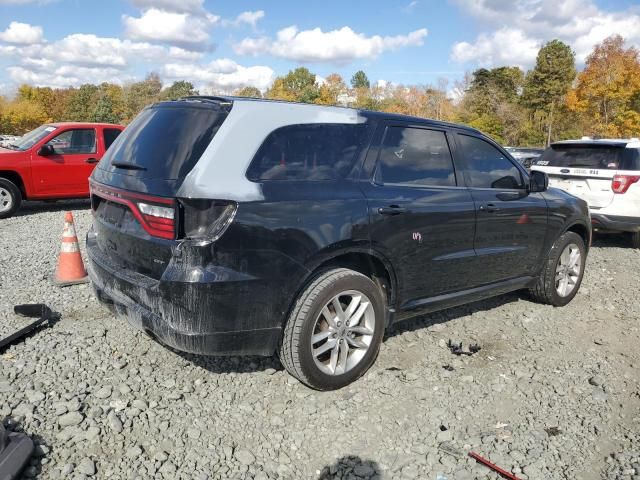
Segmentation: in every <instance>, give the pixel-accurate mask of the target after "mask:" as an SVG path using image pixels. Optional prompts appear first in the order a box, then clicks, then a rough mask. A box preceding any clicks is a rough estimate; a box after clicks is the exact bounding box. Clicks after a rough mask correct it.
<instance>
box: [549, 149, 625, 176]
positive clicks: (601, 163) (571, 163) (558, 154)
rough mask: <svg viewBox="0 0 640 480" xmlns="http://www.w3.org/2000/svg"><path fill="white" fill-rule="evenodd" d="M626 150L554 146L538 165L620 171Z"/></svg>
mask: <svg viewBox="0 0 640 480" xmlns="http://www.w3.org/2000/svg"><path fill="white" fill-rule="evenodd" d="M625 150H626V149H624V148H620V147H612V146H610V145H552V146H551V147H550V148H548V149H547V150H546V151H545V152H544V154H543V155H542V157H541V158H540V159H539V160H538V161H536V165H540V166H549V167H570V168H571V167H576V168H591V169H599V170H620V169H622V168H623V166H622V163H623V157H624V155H623V154H624V153H625Z"/></svg>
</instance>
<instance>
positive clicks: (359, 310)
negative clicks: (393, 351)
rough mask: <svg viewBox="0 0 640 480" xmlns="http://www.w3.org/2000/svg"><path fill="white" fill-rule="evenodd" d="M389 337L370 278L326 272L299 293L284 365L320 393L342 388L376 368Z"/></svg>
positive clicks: (347, 272)
mask: <svg viewBox="0 0 640 480" xmlns="http://www.w3.org/2000/svg"><path fill="white" fill-rule="evenodd" d="M383 333H384V301H383V298H382V294H381V292H380V289H379V288H378V286H377V285H376V284H375V283H373V281H371V279H369V278H368V277H366V276H364V275H362V274H360V273H358V272H355V271H353V270H348V269H345V268H339V269H334V270H330V271H327V272H324V273H322V274H321V275H319V276H318V277H316V278H315V279H314V280H313V281H312V282H311V283H310V284H309V285H308V286H307V287H306V288H305V290H304V291H303V292H302V293H301V294H300V296H299V297H298V299H297V301H296V303H295V305H294V307H293V310H292V311H291V314H290V315H289V318H288V320H287V323H286V325H285V328H284V332H283V338H282V344H281V345H280V349H279V352H278V353H279V357H280V361H281V362H282V364H283V365H284V367H285V368H286V369H287V371H288V372H289V373H290V374H291V375H293V376H294V377H296V378H297V379H298V380H300V381H301V382H302V383H304V384H306V385H308V386H309V387H311V388H315V389H317V390H335V389H338V388H342V387H344V386H346V385H348V384H350V383H351V382H353V381H355V380H356V379H357V378H359V377H360V376H362V375H363V374H364V373H365V372H366V371H367V370H368V369H369V367H371V365H373V362H374V361H375V359H376V357H377V356H378V351H379V350H380V344H381V343H382V336H383Z"/></svg>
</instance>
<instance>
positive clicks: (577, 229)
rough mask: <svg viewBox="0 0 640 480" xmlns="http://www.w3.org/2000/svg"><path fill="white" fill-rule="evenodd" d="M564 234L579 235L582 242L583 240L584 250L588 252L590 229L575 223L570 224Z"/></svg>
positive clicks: (582, 224)
mask: <svg viewBox="0 0 640 480" xmlns="http://www.w3.org/2000/svg"><path fill="white" fill-rule="evenodd" d="M566 232H573V233H576V234H578V235H580V237H581V238H582V240H584V246H585V248H586V249H587V250H589V247H590V246H591V229H590V228H589V227H587V226H586V225H585V224H584V223H583V222H580V221H577V222H573V223H571V224H570V225H569V226H568V227H567V228H566V229H565V230H564V232H563V233H566Z"/></svg>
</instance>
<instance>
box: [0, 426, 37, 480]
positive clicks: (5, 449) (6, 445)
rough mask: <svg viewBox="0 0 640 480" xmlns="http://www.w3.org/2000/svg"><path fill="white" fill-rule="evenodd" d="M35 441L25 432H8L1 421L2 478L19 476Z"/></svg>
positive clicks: (0, 459) (7, 478) (0, 465)
mask: <svg viewBox="0 0 640 480" xmlns="http://www.w3.org/2000/svg"><path fill="white" fill-rule="evenodd" d="M32 452H33V441H32V440H31V439H30V438H29V437H28V436H27V435H25V434H24V433H8V432H7V431H6V430H5V428H4V426H3V425H2V423H0V479H2V480H13V479H15V478H18V476H19V475H20V472H21V471H22V469H23V468H24V467H25V465H26V464H27V462H28V461H29V458H30V457H31V453H32Z"/></svg>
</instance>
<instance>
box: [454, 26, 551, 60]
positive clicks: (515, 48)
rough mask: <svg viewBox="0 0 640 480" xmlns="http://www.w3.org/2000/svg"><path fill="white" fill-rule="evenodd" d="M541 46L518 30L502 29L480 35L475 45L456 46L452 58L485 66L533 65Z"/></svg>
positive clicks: (464, 43) (459, 43)
mask: <svg viewBox="0 0 640 480" xmlns="http://www.w3.org/2000/svg"><path fill="white" fill-rule="evenodd" d="M539 49H540V44H539V43H538V41H537V40H534V39H531V38H528V37H527V36H526V35H525V34H524V32H522V31H521V30H517V29H511V28H502V29H500V30H498V31H496V32H494V33H492V34H491V35H487V34H484V33H482V34H480V35H479V36H478V38H477V39H476V40H475V42H474V43H469V42H458V43H456V44H454V46H453V50H452V57H453V59H454V60H456V61H458V62H462V63H464V62H469V61H475V62H478V63H481V64H483V65H490V66H497V65H520V66H526V65H531V64H532V63H534V62H535V60H536V56H537V55H538V50H539Z"/></svg>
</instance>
